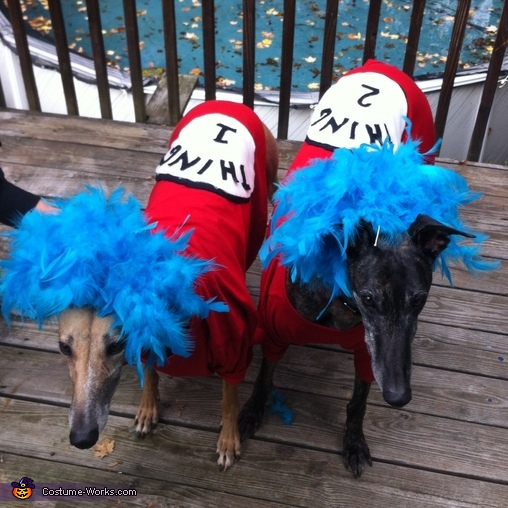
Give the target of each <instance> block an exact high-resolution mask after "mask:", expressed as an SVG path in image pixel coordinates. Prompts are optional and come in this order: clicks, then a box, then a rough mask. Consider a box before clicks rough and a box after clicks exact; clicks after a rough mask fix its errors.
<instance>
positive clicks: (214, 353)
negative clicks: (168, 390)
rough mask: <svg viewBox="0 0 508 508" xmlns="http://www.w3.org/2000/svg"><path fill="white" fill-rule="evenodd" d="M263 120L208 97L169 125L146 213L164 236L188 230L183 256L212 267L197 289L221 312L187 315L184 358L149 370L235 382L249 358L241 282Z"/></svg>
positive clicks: (253, 241)
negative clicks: (220, 305)
mask: <svg viewBox="0 0 508 508" xmlns="http://www.w3.org/2000/svg"><path fill="white" fill-rule="evenodd" d="M265 167H266V141H265V133H264V129H263V124H262V123H261V121H260V120H259V118H258V117H257V116H256V114H255V113H254V112H253V111H252V110H251V109H249V108H248V107H246V106H244V105H242V104H236V103H232V102H225V101H209V102H205V103H204V104H201V105H199V106H197V107H195V108H194V109H192V110H191V111H190V112H189V113H188V114H187V115H186V116H185V117H184V118H183V119H182V120H181V121H180V122H179V123H178V125H177V126H176V128H175V130H174V131H173V134H172V136H171V139H170V143H169V151H168V153H167V154H166V155H165V156H164V157H163V158H162V160H161V162H160V165H159V167H158V168H157V171H156V173H157V177H156V180H157V183H156V184H155V186H154V188H153V191H152V194H151V196H150V200H149V202H148V206H147V209H146V215H147V217H148V219H149V220H150V221H151V222H157V223H158V226H157V227H158V228H159V229H163V230H165V231H167V235H168V236H170V235H172V234H173V233H174V232H175V230H177V229H179V228H180V226H182V224H183V227H182V230H187V229H193V230H194V231H193V234H192V236H191V239H190V243H189V248H188V250H187V251H186V253H187V252H188V253H189V254H190V255H196V256H198V257H200V258H202V259H211V260H214V261H215V262H216V263H217V265H218V268H217V269H216V270H212V271H210V272H208V273H206V274H205V275H203V276H202V277H201V278H200V279H199V283H198V287H197V288H196V290H197V293H198V294H199V295H201V296H202V297H203V298H204V299H209V298H214V297H216V298H217V300H219V301H222V302H225V303H226V304H227V305H228V306H229V312H224V313H221V312H211V313H210V315H209V317H208V318H207V319H204V320H199V319H194V320H193V321H192V322H191V327H190V333H191V338H192V339H193V341H194V351H193V353H192V355H191V356H190V357H189V358H183V357H180V356H176V355H170V356H169V357H168V360H167V362H166V364H165V365H164V366H163V367H161V368H157V370H159V371H161V372H164V373H165V374H168V375H172V376H189V375H192V376H198V375H203V376H205V375H210V374H213V373H214V372H216V373H217V374H219V375H220V376H221V377H222V378H223V379H224V380H225V381H227V382H228V383H231V384H233V383H238V382H240V381H242V380H243V378H244V377H245V372H246V370H247V367H248V366H249V363H250V360H251V358H252V346H253V343H254V332H255V330H256V326H257V312H256V308H255V306H254V303H253V301H252V298H251V296H250V294H249V292H248V290H247V287H246V285H245V272H246V271H247V269H248V268H249V267H250V265H251V264H252V262H253V261H254V259H255V258H256V255H257V253H258V251H259V248H260V246H261V243H262V241H263V239H264V235H265V231H266V222H267V184H266V170H265Z"/></svg>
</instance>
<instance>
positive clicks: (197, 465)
mask: <svg viewBox="0 0 508 508" xmlns="http://www.w3.org/2000/svg"><path fill="white" fill-rule="evenodd" d="M0 405H1V406H2V407H4V408H5V401H4V400H2V399H0ZM4 414H5V415H8V416H9V418H11V419H12V420H11V421H13V423H15V424H16V426H9V428H8V429H6V431H5V432H3V433H2V434H1V435H0V449H3V448H4V447H5V446H6V445H9V448H10V449H11V450H12V452H11V453H13V454H16V455H24V456H27V455H29V456H30V457H34V458H36V459H44V460H46V461H48V462H49V463H51V462H54V461H56V462H59V463H62V462H65V463H66V464H70V465H72V466H80V465H82V464H83V455H86V457H87V458H86V463H87V466H88V467H89V468H97V469H103V468H104V467H105V465H104V461H103V460H101V459H98V458H96V457H94V456H93V453H92V452H91V451H88V452H87V451H85V452H83V451H79V450H76V449H74V448H72V447H70V446H69V445H68V444H67V442H66V439H67V435H66V421H65V420H66V418H65V416H66V415H65V408H59V407H54V406H47V405H42V404H35V403H28V402H24V401H18V400H13V401H12V402H11V403H10V404H8V405H7V408H6V409H4ZM34 422H36V423H37V424H38V425H39V426H40V427H42V428H44V429H45V431H44V437H43V439H40V442H39V443H38V446H37V448H36V449H35V450H34V449H33V440H32V439H31V436H30V434H29V432H30V430H31V429H32V428H33V423H34ZM385 424H386V425H389V426H391V425H392V423H391V422H389V421H388V422H385ZM108 429H109V430H108V437H109V438H110V439H113V440H114V441H115V450H114V452H113V454H112V455H111V456H110V457H108V459H109V460H111V462H109V460H108V462H107V463H106V464H110V465H109V468H108V469H109V470H111V471H121V472H122V474H127V475H133V476H136V477H137V478H138V488H139V490H140V491H141V493H145V492H144V480H145V479H146V478H149V479H151V480H167V479H170V481H171V482H174V483H176V484H182V485H187V486H190V487H194V486H196V487H198V488H206V489H208V490H209V491H210V494H211V495H213V493H215V492H224V493H226V494H229V495H234V494H235V493H236V492H239V491H240V492H242V493H243V495H244V496H245V497H246V498H247V499H249V498H251V499H257V500H258V502H259V503H264V502H265V501H268V502H270V501H271V502H273V503H278V504H279V506H285V505H289V506H302V507H305V506H308V507H312V508H315V507H316V506H327V507H328V506H331V507H333V506H359V505H358V504H357V501H358V499H359V496H361V497H362V498H363V499H372V496H375V499H376V506H378V507H380V508H384V507H386V508H388V507H390V508H392V507H393V506H394V505H393V503H394V502H395V500H398V502H399V503H400V504H397V506H405V505H406V506H429V507H430V506H454V507H455V506H502V505H501V504H500V500H501V499H502V498H503V496H506V495H507V494H508V487H507V486H506V485H502V484H495V483H489V482H484V481H482V480H476V481H472V480H471V479H466V478H463V477H455V476H453V475H437V474H435V473H433V472H431V471H424V470H416V471H413V470H408V469H407V468H404V467H400V466H399V467H398V466H397V465H395V464H390V465H387V464H384V463H382V462H377V461H376V462H375V464H374V466H373V467H372V468H369V470H368V475H366V476H364V477H362V478H360V479H359V480H354V479H353V478H351V477H350V475H349V474H348V473H347V471H345V470H344V468H343V466H342V464H341V463H340V457H337V455H336V453H334V452H333V451H332V452H329V451H321V450H311V449H300V448H295V447H291V446H288V445H285V444H280V443H270V442H265V441H262V440H259V439H257V440H251V441H250V442H249V445H248V451H247V452H246V457H245V459H244V460H243V461H242V462H241V463H240V464H238V467H235V468H233V469H231V470H230V471H228V473H227V474H220V473H218V471H217V470H216V466H215V464H214V460H213V458H214V456H215V442H214V439H213V438H214V437H215V436H214V435H213V434H210V433H209V432H204V431H201V430H195V429H186V428H181V427H176V426H172V425H164V426H160V428H158V430H157V431H156V433H155V434H154V435H152V436H150V437H149V438H147V439H145V440H142V441H139V440H136V439H135V438H132V436H130V435H129V434H127V433H126V432H125V430H124V429H125V422H124V419H123V418H120V417H111V418H110V421H109V423H108ZM380 430H382V429H380ZM189 443H191V444H189ZM154 453H156V454H157V457H158V459H157V460H156V461H154V460H153V454H154ZM288 461H290V463H291V466H290V467H288ZM388 466H389V467H388ZM106 467H108V466H107V465H106ZM408 473H410V475H411V481H410V482H408V480H409V479H408V477H407V474H408ZM281 477H282V478H281ZM367 477H368V479H367ZM281 479H282V480H283V481H282V482H281ZM468 484H469V488H468ZM283 485H285V486H286V487H285V488H284V487H283ZM146 493H148V492H146ZM211 499H213V497H211ZM406 502H407V503H408V504H405V503H406Z"/></svg>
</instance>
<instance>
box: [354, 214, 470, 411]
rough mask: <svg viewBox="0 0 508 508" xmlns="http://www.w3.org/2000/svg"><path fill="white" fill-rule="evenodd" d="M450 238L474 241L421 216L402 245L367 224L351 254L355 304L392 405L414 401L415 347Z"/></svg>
mask: <svg viewBox="0 0 508 508" xmlns="http://www.w3.org/2000/svg"><path fill="white" fill-rule="evenodd" d="M450 235H462V236H466V237H472V236H473V235H470V234H468V233H464V232H461V231H458V230H456V229H453V228H450V227H448V226H445V225H444V224H441V223H440V222H437V221H435V220H433V219H432V218H430V217H428V216H424V215H419V216H418V217H417V219H416V220H415V221H414V223H413V224H411V226H410V227H409V229H408V231H407V234H406V235H404V236H403V238H402V240H401V242H400V243H397V244H394V243H393V242H387V241H386V240H385V239H384V238H383V236H382V235H381V236H380V237H379V238H376V237H377V234H376V232H375V231H374V230H373V227H372V225H371V224H370V223H367V222H362V224H361V226H360V227H359V228H358V234H357V236H356V239H355V241H354V242H353V244H352V245H350V246H349V248H348V250H347V258H348V276H349V281H350V285H351V289H352V294H353V299H354V301H355V303H356V305H357V307H358V309H359V311H360V313H361V315H362V320H363V323H364V326H365V341H366V343H367V347H368V350H369V353H370V356H371V362H372V370H373V373H374V377H375V378H376V381H377V383H378V385H379V387H380V389H381V390H382V392H383V397H384V399H385V401H386V402H387V403H388V404H391V405H392V406H396V407H402V406H404V405H406V404H407V403H408V402H409V401H410V400H411V384H410V381H411V344H412V342H413V339H414V337H415V333H416V329H417V320H418V316H419V314H420V312H421V311H422V310H423V307H424V305H425V302H426V301H427V296H428V294H429V291H430V287H431V284H432V268H433V264H434V262H435V261H436V258H437V256H439V254H440V253H441V252H442V251H443V250H444V249H446V247H447V246H448V244H449V242H450V238H449V236H450Z"/></svg>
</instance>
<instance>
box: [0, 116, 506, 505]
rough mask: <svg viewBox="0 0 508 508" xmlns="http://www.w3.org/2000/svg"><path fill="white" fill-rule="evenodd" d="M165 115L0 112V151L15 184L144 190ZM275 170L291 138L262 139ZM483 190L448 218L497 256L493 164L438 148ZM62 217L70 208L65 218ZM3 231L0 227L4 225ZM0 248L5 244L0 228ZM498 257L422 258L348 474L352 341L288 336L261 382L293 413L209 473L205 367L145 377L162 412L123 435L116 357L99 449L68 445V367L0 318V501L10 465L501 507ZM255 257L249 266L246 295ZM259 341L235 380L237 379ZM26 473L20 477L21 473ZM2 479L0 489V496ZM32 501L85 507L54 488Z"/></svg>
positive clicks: (44, 478)
mask: <svg viewBox="0 0 508 508" xmlns="http://www.w3.org/2000/svg"><path fill="white" fill-rule="evenodd" d="M168 133H169V132H168V129H167V128H165V127H159V126H150V125H140V124H126V123H116V122H115V123H114V122H109V121H103V120H87V119H82V118H71V117H59V116H50V115H40V114H30V113H25V112H19V111H5V110H3V111H0V141H1V143H2V146H1V147H0V165H1V166H2V167H3V169H4V171H5V173H6V175H7V176H8V177H9V178H10V179H12V180H14V181H16V182H18V183H19V184H20V185H22V186H23V187H25V188H27V189H29V190H32V191H34V192H38V193H42V194H44V195H45V196H49V197H53V196H59V195H68V194H72V193H74V192H77V191H79V190H81V189H82V187H83V185H85V184H88V183H92V184H93V183H96V182H98V181H101V182H102V183H103V185H104V186H105V187H106V188H107V189H109V190H111V189H113V188H115V187H117V186H119V185H122V186H124V187H125V188H126V189H127V190H128V191H130V192H132V193H134V194H135V195H136V196H137V197H138V198H139V199H140V200H141V201H142V202H146V200H147V198H148V195H149V192H150V189H151V187H152V182H153V174H154V169H155V167H156V165H157V163H158V161H159V158H160V156H161V155H162V154H163V153H165V150H166V145H167V139H168ZM280 147H281V169H282V170H283V169H284V168H285V167H287V165H288V163H289V162H290V160H291V157H292V156H293V155H294V151H295V145H292V144H291V143H288V142H283V143H280ZM438 162H439V163H440V164H441V165H446V166H449V167H453V168H454V169H455V170H457V171H459V172H460V173H461V174H463V175H464V176H466V177H467V178H468V180H469V183H470V186H471V187H472V188H474V189H476V190H479V191H481V192H483V193H484V194H485V196H484V197H483V198H482V199H481V200H480V201H478V202H476V203H475V204H474V205H472V206H471V207H470V208H469V209H468V210H466V211H465V212H464V213H465V217H466V220H467V221H468V222H469V223H470V224H471V225H472V226H474V227H475V228H477V229H479V230H482V231H484V232H485V233H487V234H488V235H490V239H489V240H488V242H487V254H488V255H489V256H491V257H493V258H497V259H504V260H506V258H507V257H508V249H507V248H506V247H507V245H508V228H507V226H508V218H507V217H508V216H507V212H506V203H508V168H504V167H500V166H485V165H479V164H454V163H453V162H450V161H442V160H441V161H438ZM77 227H79V225H78V226H77ZM3 231H7V228H4V229H3ZM0 255H1V256H5V255H6V243H5V240H3V239H2V240H1V243H0ZM507 274H508V268H507V263H506V262H504V263H503V265H502V269H501V270H500V271H499V272H496V273H489V274H486V275H481V276H478V277H474V276H471V275H469V274H467V273H465V272H464V271H463V270H454V271H453V275H454V283H455V287H454V288H450V287H449V286H448V284H447V283H446V282H445V281H441V278H440V276H439V275H436V277H435V284H434V287H433V289H432V292H431V296H430V299H429V301H428V303H427V305H426V307H425V310H424V312H423V313H422V316H421V320H420V327H419V332H418V334H417V338H416V343H415V347H414V364H415V367H414V374H413V400H412V401H411V403H410V404H409V405H408V406H407V407H405V408H404V409H393V408H391V407H388V406H387V405H386V404H385V403H384V402H383V400H382V397H381V395H380V393H379V390H378V389H377V386H376V387H373V389H372V392H371V396H370V399H369V406H368V410H367V415H366V424H365V432H366V437H367V440H368V442H369V445H370V449H371V452H372V455H373V458H374V465H373V467H372V468H367V470H366V471H365V472H364V474H363V476H362V477H361V478H359V479H354V478H353V477H352V476H351V475H350V473H348V472H347V471H346V470H345V469H344V467H343V465H342V457H341V439H342V437H341V436H342V429H343V425H344V421H345V407H346V403H347V400H348V398H349V396H350V394H351V387H352V381H353V366H352V356H351V355H350V354H349V353H347V352H345V351H341V350H339V349H335V348H325V347H312V348H296V347H295V348H291V349H290V350H289V352H288V354H287V355H286V357H285V358H284V360H283V361H282V362H281V363H280V366H279V368H278V371H277V373H276V384H277V387H278V389H279V391H280V392H281V393H282V394H283V395H284V396H285V397H286V401H287V404H288V406H289V407H290V408H291V410H292V412H293V414H294V423H293V424H291V425H284V424H283V423H282V421H281V419H280V418H279V417H278V416H276V415H273V414H268V415H267V418H266V420H265V423H264V426H263V427H262V429H261V430H260V431H259V432H258V434H257V437H256V438H255V439H253V440H250V441H249V442H248V443H246V444H245V445H244V450H243V457H242V460H241V461H240V462H239V463H238V464H236V465H235V466H234V467H233V468H232V469H231V470H229V471H227V472H226V473H220V472H219V471H218V469H217V466H216V464H215V460H216V455H215V445H216V441H217V436H218V429H219V423H220V395H221V382H220V380H219V379H218V378H205V379H202V378H194V379H163V380H162V383H161V395H162V402H163V411H162V422H161V423H160V425H159V426H158V428H157V429H156V431H155V433H154V434H153V435H152V436H149V437H148V438H146V439H144V440H137V439H136V438H135V437H134V436H133V434H132V432H131V430H132V422H133V417H134V414H135V411H136V408H137V404H138V401H139V395H140V389H139V383H138V380H137V378H136V375H135V372H134V369H131V368H125V369H124V372H123V378H122V381H121V384H120V386H119V389H118V391H117V393H116V396H115V398H114V400H113V404H112V408H111V415H110V418H109V421H108V424H107V426H106V428H105V430H104V432H103V435H102V436H101V439H102V438H103V437H107V438H109V439H111V440H114V442H115V446H114V450H113V452H112V453H111V454H110V455H108V456H106V457H104V458H102V459H101V458H98V457H96V456H94V452H93V451H92V450H84V451H82V450H78V449H76V448H73V447H71V446H70V445H69V440H68V432H69V431H68V421H67V407H68V405H69V402H70V398H71V383H70V380H69V377H68V370H67V366H66V364H65V361H64V358H63V357H62V356H61V355H60V354H59V353H58V345H57V338H56V334H55V326H54V325H48V326H47V327H44V329H43V330H42V331H39V330H37V327H36V326H35V325H34V324H33V323H25V324H24V326H21V324H19V323H14V325H13V327H12V328H11V329H9V328H8V327H7V325H6V324H5V323H4V322H3V321H0V505H1V506H2V507H10V506H19V501H18V500H15V499H14V498H12V501H9V499H10V497H9V495H10V494H9V493H10V491H11V487H10V483H11V481H19V479H20V478H21V477H23V476H28V477H30V478H32V479H33V480H34V482H35V485H36V487H37V486H38V485H39V488H40V485H41V484H52V485H54V486H55V485H57V486H66V485H67V486H68V485H69V484H76V483H80V484H83V483H86V484H92V485H95V486H101V485H102V486H104V485H106V486H108V485H109V486H112V485H120V486H122V487H125V488H135V489H137V496H135V497H128V498H122V499H116V500H107V501H106V500H97V501H95V503H94V506H142V507H145V508H155V507H166V506H167V507H170V506H171V507H190V506H192V507H203V508H210V507H212V506H221V507H246V508H250V507H252V508H260V507H267V508H270V507H275V506H281V507H284V506H287V507H290V506H299V507H309V508H316V507H326V508H328V507H335V506H337V507H362V508H363V507H376V508H383V507H386V508H393V507H397V508H401V507H412V508H415V507H416V508H422V507H429V508H430V507H436V506H448V507H453V508H457V507H472V506H475V507H482V508H483V507H494V506H496V507H506V506H508V294H507V280H508V279H507ZM258 275H259V267H258V266H256V267H254V268H253V269H252V271H251V274H250V276H249V283H250V284H251V286H252V292H253V295H254V296H256V282H257V280H258ZM258 366H259V351H256V357H255V360H254V363H253V365H252V368H251V369H250V371H249V374H248V379H247V381H246V382H245V383H243V384H242V385H241V388H240V395H241V400H242V403H243V401H245V400H246V398H247V396H248V395H249V393H250V390H251V388H252V382H253V379H254V377H255V374H256V372H257V368H258ZM36 490H37V489H36ZM1 496H3V497H1ZM50 501H51V503H52V504H43V505H42V506H59V507H60V506H62V507H64V506H65V507H68V506H80V505H83V506H91V505H90V504H89V503H85V502H79V501H76V502H72V503H71V502H69V501H65V500H63V499H60V500H59V499H58V498H56V497H54V498H51V499H50Z"/></svg>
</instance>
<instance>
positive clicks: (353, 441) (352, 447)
mask: <svg viewBox="0 0 508 508" xmlns="http://www.w3.org/2000/svg"><path fill="white" fill-rule="evenodd" d="M369 391H370V383H367V382H365V381H363V380H362V379H361V378H360V377H359V376H358V374H356V375H355V384H354V389H353V396H352V397H351V400H350V401H349V404H348V405H347V418H346V428H345V431H344V438H343V447H344V452H343V453H344V464H345V466H346V468H348V469H349V470H350V471H351V472H352V473H353V474H354V476H355V477H358V476H360V475H361V474H362V471H363V466H364V464H365V462H367V464H369V466H372V458H371V456H370V451H369V447H368V445H367V441H366V440H365V437H364V435H363V419H364V416H365V410H366V408H367V397H368V396H369Z"/></svg>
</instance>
